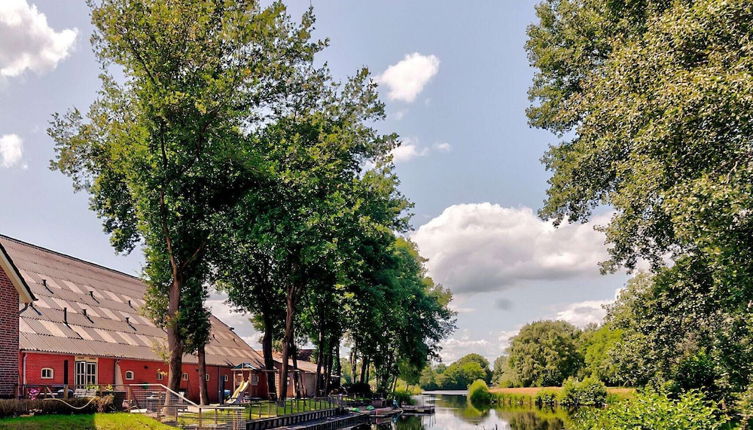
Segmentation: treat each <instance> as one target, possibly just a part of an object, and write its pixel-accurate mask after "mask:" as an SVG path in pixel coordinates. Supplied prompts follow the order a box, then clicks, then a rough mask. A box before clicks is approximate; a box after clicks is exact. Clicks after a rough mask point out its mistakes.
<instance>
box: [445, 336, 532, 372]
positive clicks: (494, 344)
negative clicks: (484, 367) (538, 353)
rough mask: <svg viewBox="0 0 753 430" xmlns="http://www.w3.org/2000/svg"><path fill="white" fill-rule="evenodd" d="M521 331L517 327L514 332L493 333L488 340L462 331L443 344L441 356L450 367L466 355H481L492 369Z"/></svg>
mask: <svg viewBox="0 0 753 430" xmlns="http://www.w3.org/2000/svg"><path fill="white" fill-rule="evenodd" d="M519 331H520V327H517V328H515V329H514V330H503V331H500V332H495V333H491V334H490V335H489V337H488V338H479V337H473V336H471V334H470V331H469V330H462V331H460V332H459V333H456V334H455V335H454V336H452V337H450V338H449V339H446V340H444V341H443V342H442V343H441V346H442V351H441V352H440V354H439V355H440V356H441V357H442V362H443V363H444V364H447V365H449V364H451V363H452V362H454V361H457V360H458V359H459V358H461V357H463V356H464V355H467V354H470V353H476V354H481V355H482V356H483V357H485V358H486V359H487V360H489V365H490V367H493V365H494V360H495V359H496V358H497V357H499V356H500V355H502V354H503V353H504V352H505V350H506V349H507V347H508V346H510V339H512V338H513V336H515V335H517V334H518V332H519Z"/></svg>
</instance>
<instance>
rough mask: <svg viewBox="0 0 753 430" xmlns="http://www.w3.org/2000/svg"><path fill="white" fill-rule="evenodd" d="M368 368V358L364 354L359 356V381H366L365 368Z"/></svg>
mask: <svg viewBox="0 0 753 430" xmlns="http://www.w3.org/2000/svg"><path fill="white" fill-rule="evenodd" d="M367 368H368V360H367V359H366V356H363V357H361V383H362V384H363V383H364V382H368V379H365V378H366V369H367Z"/></svg>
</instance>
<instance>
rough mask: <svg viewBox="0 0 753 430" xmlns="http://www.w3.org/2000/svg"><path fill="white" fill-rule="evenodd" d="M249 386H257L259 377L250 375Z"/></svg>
mask: <svg viewBox="0 0 753 430" xmlns="http://www.w3.org/2000/svg"><path fill="white" fill-rule="evenodd" d="M251 385H259V375H251Z"/></svg>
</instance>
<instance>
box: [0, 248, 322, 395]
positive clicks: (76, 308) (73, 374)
mask: <svg viewBox="0 0 753 430" xmlns="http://www.w3.org/2000/svg"><path fill="white" fill-rule="evenodd" d="M145 291H146V286H145V285H144V284H143V283H142V282H141V280H140V279H139V278H136V277H133V276H130V275H127V274H125V273H122V272H118V271H116V270H112V269H109V268H106V267H102V266H99V265H97V264H93V263H90V262H86V261H83V260H80V259H77V258H74V257H71V256H68V255H64V254H61V253H58V252H55V251H51V250H48V249H44V248H41V247H39V246H35V245H32V244H29V243H25V242H22V241H20V240H17V239H13V238H10V237H7V236H2V235H0V323H2V327H4V329H5V330H3V331H2V332H0V396H3V397H12V396H16V395H25V394H26V393H28V390H30V389H32V388H34V387H63V386H69V387H85V386H90V385H98V386H103V385H113V386H120V385H127V384H145V383H151V384H166V383H167V365H166V364H165V360H164V359H163V358H162V357H163V356H164V355H163V354H161V353H160V351H164V349H165V345H166V344H167V335H166V333H165V332H164V331H163V330H162V329H160V328H159V327H157V326H155V325H154V323H152V322H151V321H150V320H149V319H148V318H145V317H144V316H142V315H141V314H140V312H139V308H140V307H141V306H143V305H144V300H143V297H144V293H145ZM211 323H212V332H211V333H212V334H211V337H210V342H209V344H207V346H206V349H205V351H206V363H207V386H208V393H209V398H210V402H218V400H219V399H220V398H221V397H220V393H222V392H223V390H226V389H227V390H233V385H234V383H237V382H238V381H237V380H236V381H234V380H233V375H234V373H233V368H234V367H236V366H239V365H242V366H245V367H246V368H248V369H251V371H250V372H248V373H247V376H246V377H247V378H248V379H250V384H249V388H248V391H247V394H248V395H249V396H254V397H267V395H268V392H267V386H266V378H264V377H263V375H264V373H263V370H262V369H263V367H264V366H263V360H262V357H261V355H260V354H259V353H258V352H257V351H256V350H254V349H253V348H252V347H251V346H249V345H248V344H247V343H245V342H244V341H243V340H242V339H241V338H240V337H239V336H238V335H236V334H235V333H234V331H233V329H232V328H231V327H228V326H227V325H225V324H224V323H222V322H221V321H220V320H218V319H217V318H215V317H214V316H213V317H212V318H211ZM197 361H198V360H197V358H196V356H194V355H185V356H184V357H183V369H182V375H181V389H182V390H184V391H185V392H186V394H187V397H189V398H191V399H193V400H196V399H198V396H199V394H198V393H199V376H198V375H199V373H198V366H197ZM308 365H309V367H310V363H308ZM301 367H302V366H301ZM236 378H237V375H236Z"/></svg>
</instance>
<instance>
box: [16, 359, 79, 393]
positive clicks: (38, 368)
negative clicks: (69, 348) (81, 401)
mask: <svg viewBox="0 0 753 430" xmlns="http://www.w3.org/2000/svg"><path fill="white" fill-rule="evenodd" d="M23 354H24V353H23V352H22V353H21V363H20V364H19V366H20V367H21V371H22V372H23ZM65 360H68V383H69V384H71V385H73V383H74V382H75V381H74V380H73V363H74V361H75V357H74V356H72V355H58V354H37V353H26V384H28V385H53V384H54V385H62V384H64V383H65V381H64V380H63V376H64V375H65V369H64V368H65ZM46 367H48V368H50V369H52V373H53V378H52V379H42V369H43V368H46ZM21 379H22V380H23V375H21Z"/></svg>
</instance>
